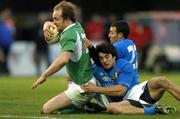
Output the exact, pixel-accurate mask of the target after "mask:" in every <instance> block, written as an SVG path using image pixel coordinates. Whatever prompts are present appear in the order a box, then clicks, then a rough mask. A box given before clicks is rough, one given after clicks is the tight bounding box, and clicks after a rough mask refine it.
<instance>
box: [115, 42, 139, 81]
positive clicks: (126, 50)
mask: <svg viewBox="0 0 180 119" xmlns="http://www.w3.org/2000/svg"><path fill="white" fill-rule="evenodd" d="M113 45H114V46H115V47H116V50H117V58H118V59H119V58H122V59H125V60H127V61H129V62H130V63H131V64H132V65H133V69H134V72H135V77H136V78H137V79H138V56H137V50H136V45H135V44H134V43H133V41H132V40H129V39H123V40H118V41H117V42H115V43H113Z"/></svg>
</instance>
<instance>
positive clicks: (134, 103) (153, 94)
mask: <svg viewBox="0 0 180 119" xmlns="http://www.w3.org/2000/svg"><path fill="white" fill-rule="evenodd" d="M96 52H97V53H98V57H99V61H100V65H96V64H95V65H94V66H93V70H94V75H95V77H96V79H97V80H98V82H99V83H100V84H101V86H96V85H94V84H92V83H88V84H86V85H83V86H82V87H81V88H82V89H83V90H84V91H86V92H95V93H99V94H105V95H106V97H107V100H108V102H110V103H107V101H104V102H105V104H104V105H105V106H106V107H107V111H108V112H110V113H114V114H155V113H165V114H167V113H169V112H172V111H175V109H174V108H172V107H166V108H163V107H160V108H159V107H157V106H156V103H157V102H158V100H160V98H161V97H162V95H163V94H164V92H165V91H167V92H169V93H170V94H171V95H172V96H173V97H175V98H176V99H177V100H178V101H179V100H180V87H179V86H177V85H175V84H174V83H173V82H171V81H170V80H168V79H167V78H166V77H155V78H152V79H150V80H148V81H145V82H142V83H138V79H136V78H134V77H135V75H134V71H133V66H132V64H130V63H129V62H128V61H126V60H123V59H117V60H116V50H115V48H114V47H113V45H111V44H109V43H102V44H100V45H98V46H97V47H96ZM90 53H91V52H90ZM122 99H123V100H122Z"/></svg>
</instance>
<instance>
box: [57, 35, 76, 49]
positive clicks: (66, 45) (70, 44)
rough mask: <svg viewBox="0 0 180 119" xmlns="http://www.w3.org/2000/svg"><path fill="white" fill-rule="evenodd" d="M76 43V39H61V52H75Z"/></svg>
mask: <svg viewBox="0 0 180 119" xmlns="http://www.w3.org/2000/svg"><path fill="white" fill-rule="evenodd" d="M75 43H76V41H75V39H71V38H63V39H61V50H62V52H65V51H71V52H74V50H75V45H76V44H75Z"/></svg>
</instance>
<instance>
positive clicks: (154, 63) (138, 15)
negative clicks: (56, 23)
mask: <svg viewBox="0 0 180 119" xmlns="http://www.w3.org/2000/svg"><path fill="white" fill-rule="evenodd" d="M59 1H61V0H0V75H40V74H41V73H42V72H43V71H44V70H45V69H46V68H47V67H48V66H49V65H50V64H51V62H52V61H53V60H54V59H55V58H56V56H57V55H58V54H59V53H60V47H59V44H55V45H48V44H46V43H45V41H44V37H43V31H42V27H43V24H44V22H45V21H46V20H52V17H51V15H52V9H53V7H54V5H56V4H57V3H58V2H59ZM67 1H71V2H73V3H75V4H76V5H77V6H78V8H77V10H76V13H77V14H76V17H77V19H78V21H80V22H81V23H82V25H83V27H84V29H85V32H86V35H87V37H88V38H89V39H90V40H91V41H92V42H93V43H94V44H97V43H99V42H102V41H109V38H108V33H109V28H110V25H111V23H112V22H113V21H116V20H126V21H127V22H128V23H129V26H130V30H131V34H130V36H129V38H130V39H132V40H133V41H134V42H135V44H136V46H137V49H138V53H139V55H138V58H139V70H141V71H149V72H161V71H180V7H179V6H180V0H171V1H169V0H158V1H156V0H126V1H120V0H111V1H109V0H96V1H95V0H67ZM60 73H61V74H62V75H63V74H65V69H64V71H63V72H62V71H61V72H60Z"/></svg>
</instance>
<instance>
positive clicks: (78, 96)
mask: <svg viewBox="0 0 180 119" xmlns="http://www.w3.org/2000/svg"><path fill="white" fill-rule="evenodd" d="M89 82H92V83H94V84H96V79H95V78H94V77H93V78H92V79H91V80H90V81H89ZM87 83H88V82H87ZM65 94H66V95H67V96H68V97H69V98H70V99H71V100H72V104H74V105H75V106H77V107H81V106H82V105H83V104H85V103H87V102H88V101H90V100H91V99H92V98H93V97H94V96H95V93H85V92H84V90H83V89H82V88H81V86H80V85H77V84H76V83H74V82H71V83H69V84H68V89H67V90H66V91H65Z"/></svg>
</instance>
